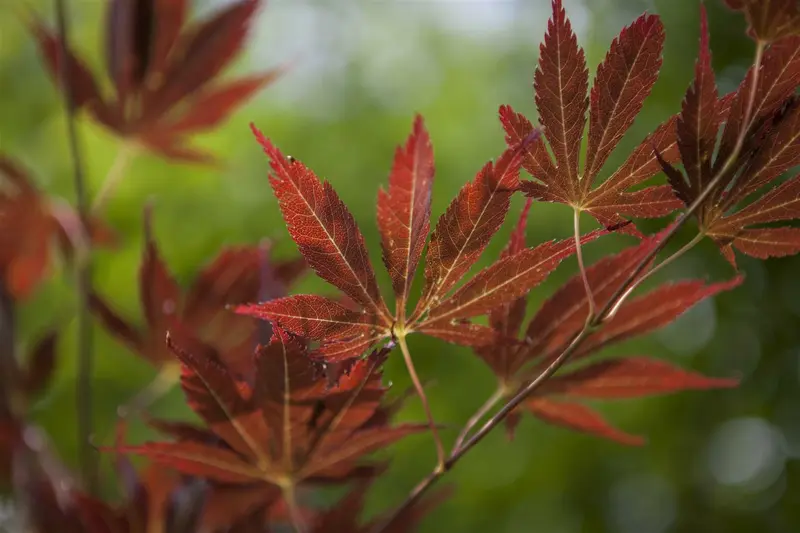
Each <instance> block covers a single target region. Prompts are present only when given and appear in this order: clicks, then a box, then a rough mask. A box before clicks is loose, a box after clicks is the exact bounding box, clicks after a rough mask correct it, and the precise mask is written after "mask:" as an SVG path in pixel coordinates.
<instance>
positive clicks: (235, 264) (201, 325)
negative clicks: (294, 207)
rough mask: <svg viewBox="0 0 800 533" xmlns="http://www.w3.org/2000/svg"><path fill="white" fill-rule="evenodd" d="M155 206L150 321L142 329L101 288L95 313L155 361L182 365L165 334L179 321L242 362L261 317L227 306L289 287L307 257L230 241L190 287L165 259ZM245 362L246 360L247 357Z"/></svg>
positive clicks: (146, 274) (148, 247) (144, 281)
mask: <svg viewBox="0 0 800 533" xmlns="http://www.w3.org/2000/svg"><path fill="white" fill-rule="evenodd" d="M151 218H152V215H151V210H150V209H149V208H148V209H146V210H145V215H144V235H145V243H144V249H143V254H142V262H141V266H140V268H139V292H140V300H141V306H142V310H143V312H144V315H145V322H146V324H147V327H146V329H145V330H140V329H139V328H137V327H136V326H135V325H134V324H132V323H131V322H130V321H128V320H127V319H125V318H123V317H121V316H119V315H118V314H117V313H116V312H115V311H114V310H112V308H111V307H110V306H109V305H108V304H107V303H106V302H105V300H104V299H103V298H101V297H100V296H99V295H97V294H93V295H92V296H91V299H90V304H91V309H92V312H93V313H94V315H95V316H96V317H97V318H98V319H99V320H100V321H101V322H102V324H103V325H104V326H105V328H106V329H107V330H108V331H109V332H110V333H112V334H113V335H114V336H115V337H117V338H119V339H120V340H121V341H122V342H123V343H125V344H126V345H127V346H128V348H130V349H131V350H132V351H133V352H134V353H136V354H137V355H139V356H140V357H142V358H143V359H145V360H147V361H149V362H150V363H152V364H154V365H156V366H162V365H165V364H167V365H169V366H170V367H171V368H173V369H174V370H175V373H174V378H175V379H176V380H177V377H178V374H177V372H178V371H179V367H178V365H177V362H176V361H175V357H174V355H173V354H172V352H171V351H170V350H169V349H168V348H167V347H166V345H165V344H164V338H165V336H166V334H167V331H169V330H170V329H171V328H172V327H174V325H175V324H176V323H177V322H180V323H181V325H182V326H183V327H185V328H188V329H189V330H190V331H192V332H194V334H195V335H197V336H198V337H199V338H200V339H202V340H204V341H206V342H208V343H210V344H212V345H213V346H214V347H215V348H217V349H218V350H220V353H224V354H225V355H226V356H227V357H229V358H230V359H229V360H228V363H229V364H231V365H233V366H234V367H235V366H236V364H239V363H242V361H243V360H246V359H247V358H249V357H250V355H251V354H252V350H253V347H254V346H255V344H256V342H257V339H256V337H255V335H256V333H257V329H258V323H257V322H255V321H253V320H248V319H247V318H244V317H240V316H237V315H235V314H233V313H230V312H228V311H227V310H226V308H225V307H226V306H227V305H229V304H237V303H243V302H247V301H252V300H257V299H261V298H262V294H263V295H264V299H268V298H271V297H274V296H278V295H283V294H285V293H286V288H287V287H288V286H289V285H291V283H293V282H294V281H295V280H296V279H297V278H298V277H299V276H300V275H302V274H303V272H304V271H305V268H306V267H305V262H304V261H303V260H302V259H290V260H286V261H280V262H273V261H272V260H270V259H269V258H268V257H264V255H265V252H264V250H262V249H261V248H260V247H258V246H229V247H226V248H224V249H223V250H221V251H220V253H219V254H218V255H217V257H216V258H215V259H214V260H213V261H212V262H211V263H210V264H208V265H207V266H206V267H205V268H204V269H202V270H201V271H200V272H199V274H198V275H197V277H196V278H195V279H194V281H193V283H192V285H191V286H190V287H189V289H188V290H187V291H185V292H184V291H182V290H181V288H180V286H179V285H178V282H177V281H176V280H175V278H174V277H173V276H172V274H171V273H170V271H169V269H168V267H167V265H166V264H165V263H164V261H163V259H162V257H161V254H160V252H159V249H158V246H157V245H156V242H155V239H154V237H153V231H152V222H151ZM243 364H246V361H245V362H244V363H243Z"/></svg>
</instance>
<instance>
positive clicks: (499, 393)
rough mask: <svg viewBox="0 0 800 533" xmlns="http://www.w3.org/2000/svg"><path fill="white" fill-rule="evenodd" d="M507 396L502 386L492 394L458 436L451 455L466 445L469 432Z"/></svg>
mask: <svg viewBox="0 0 800 533" xmlns="http://www.w3.org/2000/svg"><path fill="white" fill-rule="evenodd" d="M505 395H506V389H505V388H504V387H502V386H501V387H497V390H495V391H494V393H492V395H491V396H489V399H487V400H486V402H484V404H483V405H481V406H480V408H478V410H477V411H475V414H474V415H472V416H471V417H470V419H469V420H467V423H466V425H465V426H464V429H462V430H461V433H459V434H458V438H457V439H456V443H455V444H454V445H453V451H452V452H450V453H451V454H452V453H454V452H456V451H458V449H459V448H461V445H462V444H464V440H465V439H466V438H467V435H469V432H470V431H472V429H473V428H474V427H475V426H477V425H478V422H480V421H481V420H483V417H485V416H486V414H487V413H488V412H489V411H491V410H492V409H493V408H494V406H495V405H497V402H499V401H500V400H502V399H503V397H504V396H505Z"/></svg>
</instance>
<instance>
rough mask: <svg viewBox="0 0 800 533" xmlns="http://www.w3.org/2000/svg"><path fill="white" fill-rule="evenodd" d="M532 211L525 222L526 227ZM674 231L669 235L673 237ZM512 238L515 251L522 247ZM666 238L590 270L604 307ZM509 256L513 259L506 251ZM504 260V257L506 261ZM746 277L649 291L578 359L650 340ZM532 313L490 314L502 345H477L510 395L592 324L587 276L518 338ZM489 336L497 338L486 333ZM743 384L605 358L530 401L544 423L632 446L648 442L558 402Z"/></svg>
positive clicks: (581, 348) (583, 347) (516, 307)
mask: <svg viewBox="0 0 800 533" xmlns="http://www.w3.org/2000/svg"><path fill="white" fill-rule="evenodd" d="M524 217H525V213H523V217H522V219H521V222H520V225H522V224H524V222H523V221H524ZM666 231H668V230H665V232H666ZM518 232H519V227H518V230H517V232H515V236H514V238H513V239H512V242H511V243H510V245H509V247H508V249H512V248H513V247H514V246H515V245H516V246H518V245H519V244H518V243H519V241H520V238H519V236H518V235H517V233H518ZM663 235H664V233H663V232H662V234H657V235H654V236H651V237H645V238H644V239H643V240H642V241H641V242H640V244H639V245H638V246H635V247H630V248H627V249H625V250H623V251H622V252H620V253H618V254H615V255H611V256H607V257H605V258H603V259H601V260H600V261H598V262H597V263H596V264H594V265H592V266H590V267H589V268H588V269H586V272H585V277H586V280H587V281H588V284H589V286H590V287H591V291H592V295H593V297H594V300H595V302H596V305H597V306H598V307H603V306H605V305H606V304H607V303H608V302H609V300H610V298H611V297H612V296H613V295H614V294H615V293H616V291H617V290H618V289H619V288H620V286H621V285H622V283H624V282H625V281H626V280H628V278H630V276H631V275H632V274H633V270H634V269H635V268H636V267H637V266H638V264H639V263H640V262H641V261H642V260H643V259H644V258H645V257H646V256H647V255H648V254H650V253H651V252H652V251H653V250H654V249H655V247H656V246H658V244H659V243H660V241H661V239H662V238H663ZM504 257H505V259H508V258H509V257H515V256H513V255H512V256H508V255H507V250H506V251H504ZM501 261H502V260H501ZM741 281H742V278H741V277H738V278H734V279H732V280H730V281H727V282H723V283H713V284H706V283H704V282H702V281H685V282H678V283H674V284H668V285H663V286H661V287H658V288H656V289H654V290H652V291H650V292H649V293H647V294H645V295H643V296H640V297H637V298H634V299H629V300H626V301H625V302H624V303H623V304H622V305H621V306H620V307H619V309H618V310H617V311H616V313H615V314H614V315H613V316H612V318H610V319H607V320H606V321H605V322H604V323H603V324H602V326H601V327H600V328H599V329H598V330H596V331H594V332H591V333H589V335H588V336H587V337H586V338H585V339H584V340H583V341H582V342H581V343H580V344H579V345H578V346H577V348H576V349H575V351H574V353H573V354H572V360H573V361H574V360H576V359H581V358H585V357H587V356H590V355H592V354H594V353H596V352H597V351H599V350H600V349H602V348H604V347H606V346H608V345H610V344H613V343H617V342H621V341H624V340H627V339H629V338H632V337H634V336H638V335H643V334H646V333H649V332H651V331H653V330H654V329H657V328H659V327H662V326H665V325H667V324H669V323H671V322H672V321H674V320H675V319H676V318H678V316H680V315H681V314H683V313H684V312H685V311H686V310H687V309H689V308H690V307H692V306H693V305H695V304H696V303H698V302H700V301H701V300H703V299H705V298H708V297H710V296H713V295H715V294H717V293H719V292H721V291H724V290H729V289H731V288H734V287H736V286H738V285H739V284H740V283H741ZM524 312H525V299H524V298H520V299H517V300H511V301H509V302H506V303H505V305H504V306H499V307H497V308H496V309H494V310H493V311H490V312H489V313H488V314H489V321H490V324H491V329H492V330H493V331H494V335H495V340H494V342H493V343H491V344H486V345H484V346H477V348H476V350H475V351H476V353H477V354H478V355H479V356H480V357H481V358H482V359H483V360H484V361H485V362H486V363H487V365H489V367H490V368H491V369H492V370H493V371H494V373H495V374H496V375H497V378H498V380H499V382H500V384H501V386H502V387H503V390H506V391H515V390H517V389H518V388H519V387H520V386H522V385H523V384H525V383H528V382H530V381H531V380H532V379H535V378H536V377H537V376H539V375H540V374H541V372H542V371H544V369H545V368H546V367H548V366H549V365H550V364H551V362H552V361H553V360H554V359H555V358H556V357H558V356H559V355H560V354H561V353H562V352H563V350H564V349H566V347H567V346H568V345H569V344H570V343H571V342H572V341H573V339H574V338H575V337H576V336H577V335H578V334H579V332H580V331H581V330H582V329H583V328H584V327H585V324H586V317H587V316H588V313H589V304H588V301H587V296H586V289H585V288H584V279H583V276H582V275H580V274H577V275H575V276H574V277H573V278H571V279H570V280H569V281H568V282H567V283H566V284H564V285H563V286H562V287H561V288H560V289H559V290H557V291H556V292H555V293H554V294H553V296H551V297H550V298H549V299H548V300H547V301H545V303H544V304H543V305H542V306H541V307H540V309H539V310H538V312H537V313H536V315H535V316H534V317H533V319H531V321H530V323H529V325H528V327H527V331H526V333H525V337H524V339H521V340H520V339H517V336H518V334H519V329H520V326H521V322H522V320H523V317H524ZM485 337H486V338H491V336H490V335H488V334H487V335H486V336H485ZM735 384H736V382H735V381H732V380H726V379H716V378H707V377H704V376H700V375H698V374H694V373H690V372H686V371H683V370H680V369H677V368H674V367H672V366H670V365H668V364H667V363H663V362H659V361H652V360H649V359H641V358H629V359H617V360H610V361H603V362H600V363H596V364H593V365H590V366H588V367H583V368H579V369H577V370H570V369H569V367H567V370H566V371H565V372H564V373H562V374H559V375H558V376H556V377H555V378H550V379H549V380H548V381H546V382H545V383H544V384H543V385H542V386H540V387H539V388H538V389H537V391H536V392H535V396H534V397H533V398H532V399H531V400H529V401H528V402H527V403H526V408H527V409H528V411H530V412H531V413H533V414H534V415H535V416H537V417H539V418H542V419H543V420H545V421H547V422H550V423H553V424H557V425H562V426H565V427H568V428H571V429H575V430H578V431H584V432H588V433H593V434H596V435H598V436H603V437H606V438H609V439H612V440H616V441H619V442H622V443H626V444H634V443H640V442H639V439H638V437H633V436H630V435H627V434H625V433H622V432H620V431H619V430H617V429H615V428H613V427H611V426H609V425H608V424H607V423H606V422H605V421H604V420H603V419H602V418H601V417H600V416H599V415H598V414H596V413H595V412H594V411H592V410H590V409H588V408H587V407H585V406H583V405H580V404H576V403H572V402H560V401H554V400H553V399H551V396H555V397H563V398H566V399H571V398H614V397H618V398H623V397H634V396H644V395H648V394H662V393H667V392H675V391H679V390H685V389H701V388H718V387H726V386H733V385H735ZM519 416H520V414H519V411H517V412H516V413H515V414H514V415H513V417H512V418H511V419H510V420H509V421H508V422H507V430H508V432H509V435H512V434H513V432H514V428H515V426H516V424H517V423H518V421H519Z"/></svg>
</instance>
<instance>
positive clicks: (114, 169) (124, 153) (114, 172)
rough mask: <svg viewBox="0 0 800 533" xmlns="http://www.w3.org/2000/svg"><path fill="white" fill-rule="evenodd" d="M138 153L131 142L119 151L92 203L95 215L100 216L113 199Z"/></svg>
mask: <svg viewBox="0 0 800 533" xmlns="http://www.w3.org/2000/svg"><path fill="white" fill-rule="evenodd" d="M137 152H138V147H137V146H136V145H135V144H132V143H130V142H127V143H124V144H123V145H122V146H121V147H120V149H119V150H118V151H117V155H116V157H114V162H113V163H111V168H109V169H108V173H107V174H106V177H105V179H104V180H103V184H102V185H101V186H100V190H99V191H98V192H97V195H96V196H95V197H94V202H93V203H92V213H93V214H95V215H97V214H100V212H102V210H103V209H104V208H105V206H106V203H107V202H108V200H109V199H110V198H111V195H112V194H113V193H114V191H115V190H116V189H117V187H118V186H119V184H120V183H121V182H122V179H123V178H124V177H125V172H126V171H127V170H128V168H129V167H130V164H131V162H132V161H133V158H134V157H135V156H136V153H137Z"/></svg>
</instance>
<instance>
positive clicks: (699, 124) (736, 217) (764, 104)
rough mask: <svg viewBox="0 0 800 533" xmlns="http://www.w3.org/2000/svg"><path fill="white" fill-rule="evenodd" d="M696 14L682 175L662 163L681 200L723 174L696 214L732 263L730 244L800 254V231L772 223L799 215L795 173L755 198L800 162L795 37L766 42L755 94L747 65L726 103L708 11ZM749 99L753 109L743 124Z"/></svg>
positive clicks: (760, 252)
mask: <svg viewBox="0 0 800 533" xmlns="http://www.w3.org/2000/svg"><path fill="white" fill-rule="evenodd" d="M765 4H766V3H765ZM701 13H702V14H701V38H700V52H699V57H698V60H697V64H696V67H695V78H694V81H693V82H692V85H691V86H690V87H689V89H688V91H687V93H686V97H685V99H684V101H683V107H682V109H681V113H680V117H679V119H678V122H677V125H676V131H677V137H678V146H679V149H680V156H681V162H682V163H683V169H684V173H683V174H682V173H681V172H680V171H678V170H677V169H675V168H674V167H673V166H672V165H671V164H670V163H669V162H668V161H663V160H662V161H661V164H662V166H663V168H664V171H665V172H666V173H667V176H668V178H669V181H670V184H671V185H672V187H673V189H674V191H675V194H676V195H677V196H678V197H679V198H680V199H681V200H683V202H684V203H685V204H686V205H690V204H692V203H693V202H694V201H695V200H696V199H697V198H698V197H699V196H700V195H701V193H702V192H703V191H704V190H705V188H706V187H708V186H709V184H710V183H711V182H712V181H713V180H714V179H715V177H716V176H717V175H721V176H722V178H721V181H720V182H719V186H717V187H716V188H715V190H714V191H712V193H711V194H710V195H709V196H708V197H707V199H706V200H705V201H704V202H703V204H702V205H701V206H700V209H699V210H698V211H697V215H696V216H697V220H698V224H699V226H700V231H701V233H702V234H704V235H707V236H709V237H711V238H712V239H713V240H714V241H715V242H716V243H717V244H718V245H719V247H720V249H721V251H722V253H723V255H724V256H725V258H726V259H728V261H730V262H731V263H732V264H734V265H735V264H736V261H735V255H734V252H733V248H735V249H737V250H739V251H740V252H742V253H744V254H747V255H750V256H753V257H757V258H760V259H766V258H768V257H774V256H786V255H791V254H795V253H797V252H800V229H798V228H794V227H788V226H784V227H775V226H774V225H773V223H775V222H781V221H788V220H794V219H796V218H800V181H798V177H796V176H795V177H792V178H790V179H788V180H787V181H785V182H783V183H781V184H780V185H779V186H777V187H775V188H774V189H772V190H769V191H768V192H767V193H766V194H764V195H763V196H760V197H758V193H759V192H760V191H762V190H763V189H764V188H765V186H767V185H769V184H770V183H772V182H774V181H775V180H776V179H777V178H779V177H780V176H781V175H783V174H784V173H785V172H786V171H788V170H789V169H790V168H792V167H793V166H795V165H797V164H798V163H800V100H798V99H797V98H796V97H795V94H794V93H795V91H796V88H797V86H798V84H800V37H787V38H784V39H781V40H779V41H777V42H775V43H773V44H771V45H769V47H768V48H767V49H766V51H765V52H764V54H763V59H762V60H761V62H760V67H759V76H758V78H757V81H758V84H757V87H756V89H755V94H752V91H753V88H752V85H753V77H754V69H753V68H751V69H750V71H749V72H748V74H747V76H746V77H745V79H744V80H743V81H742V83H741V85H740V86H739V88H738V90H737V91H736V93H735V94H734V95H733V96H732V97H731V99H730V104H729V105H727V106H726V105H725V104H723V102H722V101H721V100H720V99H719V98H718V97H717V87H716V82H715V80H714V71H713V70H712V68H711V51H710V49H709V37H708V23H707V20H706V13H705V9H703V10H702V12H701ZM751 97H752V107H751V109H752V111H751V113H750V115H749V116H750V120H748V121H747V124H745V121H746V120H747V111H746V110H747V107H748V103H749V102H750V101H751ZM743 130H745V131H743ZM742 134H744V135H743V137H742V139H743V144H742V146H741V149H740V150H739V151H738V153H737V151H736V144H737V139H738V138H739V137H740V135H742ZM718 137H720V140H719V142H718V140H717V139H718ZM731 158H733V159H731ZM729 159H731V161H729ZM684 174H685V176H684ZM754 196H756V199H755V200H752V201H750V203H749V204H747V205H746V206H745V207H743V208H742V207H741V204H742V203H743V202H746V201H748V200H750V199H752V198H753V197H754ZM737 207H738V208H739V209H738V210H737Z"/></svg>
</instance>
